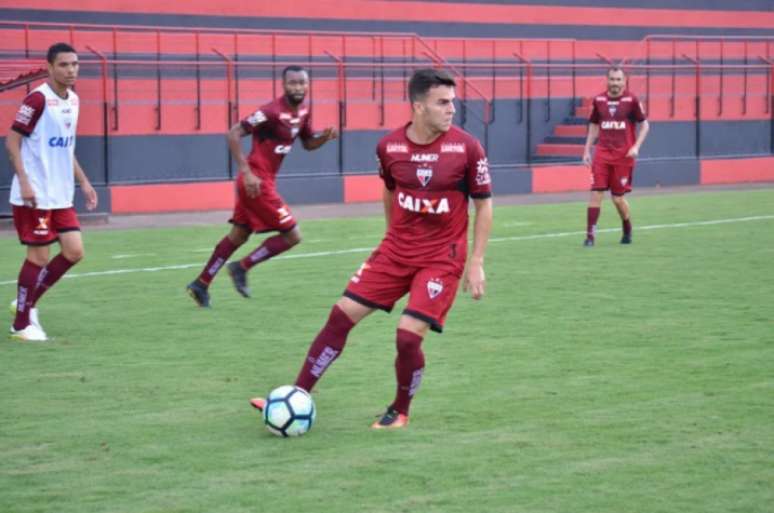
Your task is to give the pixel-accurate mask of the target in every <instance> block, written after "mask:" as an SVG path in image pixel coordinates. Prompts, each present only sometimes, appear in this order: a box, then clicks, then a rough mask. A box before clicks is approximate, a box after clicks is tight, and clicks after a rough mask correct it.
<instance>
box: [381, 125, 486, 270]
mask: <svg viewBox="0 0 774 513" xmlns="http://www.w3.org/2000/svg"><path fill="white" fill-rule="evenodd" d="M408 126H409V125H408V124H407V125H406V126H404V127H402V128H400V129H398V130H395V131H393V132H392V133H390V134H388V135H386V136H385V137H383V138H382V139H381V140H380V141H379V144H378V146H377V150H376V153H377V160H378V161H379V174H380V176H381V178H382V180H383V181H384V184H385V186H386V187H387V189H389V190H390V191H392V192H393V199H392V201H393V203H392V207H391V210H390V225H389V226H388V228H387V235H386V236H385V238H384V240H383V241H382V243H381V245H380V247H379V250H378V251H381V252H384V253H386V254H387V255H388V256H390V257H391V258H392V259H393V260H394V261H396V262H398V263H402V264H405V265H412V266H420V267H421V266H423V265H428V266H429V265H433V264H441V265H446V264H450V265H451V266H452V267H453V268H454V269H455V270H456V271H459V272H461V271H462V269H463V268H464V266H465V259H466V256H467V240H468V239H467V232H468V198H471V197H472V198H477V199H483V198H488V197H490V196H491V195H492V185H491V184H492V180H491V178H490V176H489V163H488V161H487V158H486V155H485V154H484V150H483V148H482V147H481V144H480V143H479V142H478V140H476V139H475V138H474V137H473V136H471V135H470V134H468V133H467V132H465V131H464V130H461V129H459V128H457V127H454V126H452V127H451V128H450V129H449V130H448V131H447V132H445V133H444V134H442V135H441V136H440V137H438V138H437V139H436V140H435V141H433V142H432V143H430V144H426V145H420V144H415V143H413V142H411V141H410V140H409V139H408V137H407V136H406V129H407V128H408Z"/></svg>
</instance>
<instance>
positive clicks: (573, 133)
mask: <svg viewBox="0 0 774 513" xmlns="http://www.w3.org/2000/svg"><path fill="white" fill-rule="evenodd" d="M586 130H587V128H586V126H585V125H556V126H555V127H554V135H556V136H558V137H586Z"/></svg>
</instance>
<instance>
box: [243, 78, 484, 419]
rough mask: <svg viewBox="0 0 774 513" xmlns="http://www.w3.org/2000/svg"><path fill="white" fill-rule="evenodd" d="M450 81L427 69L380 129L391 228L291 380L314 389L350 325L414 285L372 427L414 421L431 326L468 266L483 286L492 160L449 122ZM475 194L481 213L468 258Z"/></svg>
mask: <svg viewBox="0 0 774 513" xmlns="http://www.w3.org/2000/svg"><path fill="white" fill-rule="evenodd" d="M454 87H455V83H454V79H453V78H452V77H451V76H450V75H448V74H447V73H446V72H444V71H441V70H435V69H421V70H417V71H416V72H414V74H413V76H412V77H411V80H410V82H409V97H410V101H411V107H412V119H411V122H410V123H407V124H406V125H405V126H403V127H401V128H399V129H398V130H395V131H393V132H392V133H390V134H388V135H386V136H385V137H383V138H382V139H381V141H380V142H379V144H378V146H377V152H376V153H377V159H378V161H379V174H380V176H381V178H382V180H383V181H384V190H383V197H384V210H385V217H386V221H387V233H386V235H385V237H384V239H383V240H382V242H381V244H380V245H379V247H377V248H376V250H375V251H374V252H373V253H372V254H371V256H370V257H369V258H368V260H367V261H366V262H365V263H364V264H363V265H362V266H361V267H360V269H359V270H358V271H357V273H355V275H354V276H353V277H352V278H351V280H350V282H349V284H348V286H347V289H346V290H345V291H344V294H343V296H342V297H341V298H340V299H339V300H338V302H337V303H336V304H335V305H334V306H333V309H332V310H331V312H330V316H329V317H328V321H327V323H326V324H325V326H324V327H323V328H322V330H321V331H320V333H319V334H318V335H317V338H315V340H314V342H313V343H312V345H311V347H310V348H309V352H308V354H307V357H306V360H305V362H304V365H303V367H302V369H301V371H300V373H299V375H298V378H297V379H296V383H295V384H296V385H297V386H299V387H301V388H303V389H304V390H307V391H311V389H312V387H314V385H315V383H317V380H319V379H320V377H322V375H323V373H324V372H325V370H326V369H327V368H328V366H329V365H330V364H331V363H333V361H334V360H335V359H336V358H337V357H338V356H339V355H340V354H341V352H342V350H343V349H344V344H345V342H346V340H347V335H348V333H349V331H350V330H351V329H352V328H353V327H354V326H355V325H356V324H357V323H358V322H360V321H361V320H362V319H363V318H365V317H366V316H367V315H369V314H370V313H371V312H373V311H374V310H376V309H380V310H385V311H387V312H389V311H391V310H392V308H393V305H394V304H395V303H396V302H397V301H398V300H399V299H400V298H401V297H403V296H404V295H405V294H407V293H408V294H409V299H408V305H407V306H406V308H405V310H403V313H402V315H401V316H400V320H399V321H398V329H397V333H396V346H397V358H396V360H395V374H396V379H397V391H396V394H395V400H394V401H393V402H392V404H390V406H388V408H387V411H386V412H385V413H384V414H383V415H382V416H381V418H380V419H379V420H377V421H376V422H375V423H374V424H373V426H372V427H373V428H376V429H380V428H401V427H404V426H406V425H407V424H408V415H409V406H410V403H411V400H412V398H413V396H414V394H415V393H416V392H417V390H418V388H419V385H420V382H421V380H422V374H423V371H424V367H425V358H424V354H423V352H422V349H421V347H420V346H421V343H422V340H423V338H424V337H425V335H426V334H427V331H428V329H432V330H433V331H436V332H439V333H440V332H441V331H442V329H443V324H444V320H445V318H446V314H447V313H448V312H449V309H450V308H451V306H452V304H453V303H454V299H455V295H456V293H457V287H458V284H459V281H460V278H462V277H463V274H464V287H465V289H466V290H470V292H471V294H472V296H473V298H474V299H480V298H481V297H482V296H483V295H484V284H485V280H484V251H485V249H486V244H487V241H488V239H489V231H490V228H491V225H492V200H491V194H492V193H491V179H490V177H489V165H488V162H487V158H486V155H485V154H484V150H483V148H482V147H481V144H480V143H479V142H478V141H477V140H476V139H475V138H474V137H473V136H471V135H470V134H468V133H467V132H465V131H463V130H461V129H459V128H457V127H454V126H452V118H453V117H454V112H455V109H454V103H453V101H454V97H455V96H454ZM469 198H473V204H474V207H475V222H474V231H473V250H472V253H471V255H470V258H469V259H467V255H468V251H467V246H468V241H467V233H468V202H469ZM466 259H467V268H466ZM251 403H252V405H253V406H254V407H256V408H258V409H263V406H264V404H265V402H264V400H263V399H262V398H255V399H253V400H251Z"/></svg>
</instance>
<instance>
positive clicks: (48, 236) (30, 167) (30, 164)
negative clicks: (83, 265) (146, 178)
mask: <svg viewBox="0 0 774 513" xmlns="http://www.w3.org/2000/svg"><path fill="white" fill-rule="evenodd" d="M46 58H47V60H48V80H46V82H45V83H43V84H42V85H40V86H39V87H37V88H35V89H34V90H33V91H32V92H30V94H28V95H27V97H26V98H24V101H23V102H22V104H21V106H20V107H19V110H18V111H17V113H16V117H15V119H14V123H13V125H12V126H11V130H10V131H9V132H8V136H7V137H6V139H5V147H6V149H7V150H8V156H9V158H10V161H11V165H12V166H13V169H14V172H15V175H14V177H13V182H12V184H11V194H10V203H11V205H12V207H13V221H14V225H15V226H16V231H17V233H18V235H19V241H20V242H21V243H22V244H24V245H25V246H27V251H26V258H25V260H24V263H23V264H22V267H21V270H20V271H19V279H18V282H17V294H16V300H15V301H14V302H13V303H12V306H13V307H14V308H15V311H16V316H15V318H14V322H13V325H12V326H11V330H10V332H11V337H12V338H15V339H18V340H22V341H39V342H43V341H46V340H48V337H47V335H46V332H45V331H43V328H42V327H41V325H40V320H39V318H38V309H37V307H36V306H35V305H36V304H37V302H38V301H39V300H40V298H41V297H42V296H43V294H45V293H46V291H47V290H48V289H50V288H51V287H53V286H54V284H55V283H57V282H58V281H59V279H60V278H61V277H62V276H63V275H64V274H65V273H66V272H67V271H68V270H70V268H71V267H72V266H74V265H75V264H77V263H78V262H79V261H80V260H81V259H82V258H83V239H82V238H81V232H80V224H79V222H78V215H77V214H76V212H75V208H74V207H73V195H74V193H75V179H77V180H78V183H79V184H80V186H81V191H82V192H83V195H84V197H85V199H86V208H87V209H88V210H93V209H94V208H96V206H97V193H96V191H95V190H94V187H92V186H91V182H89V179H88V178H87V177H86V173H84V171H83V169H82V168H81V165H80V164H79V163H78V159H77V158H76V157H75V141H76V132H77V127H78V113H79V109H80V101H79V98H78V95H77V94H75V91H73V89H72V87H73V85H74V84H75V80H76V79H77V78H78V69H79V64H78V54H77V53H76V52H75V49H74V48H73V47H72V46H70V45H68V44H66V43H57V44H55V45H52V46H51V47H50V48H49V49H48V53H47V55H46ZM57 241H58V242H59V246H60V252H59V254H57V255H56V256H55V257H54V258H52V259H51V260H49V256H50V252H49V248H50V246H51V244H53V243H54V242H57Z"/></svg>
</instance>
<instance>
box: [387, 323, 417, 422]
mask: <svg viewBox="0 0 774 513" xmlns="http://www.w3.org/2000/svg"><path fill="white" fill-rule="evenodd" d="M396 345H397V347H398V356H397V357H396V358H395V377H396V378H397V381H398V390H397V392H396V393H395V401H394V402H393V403H392V408H394V409H395V410H397V411H398V412H399V413H403V414H404V415H408V412H409V406H410V405H411V399H412V398H413V397H414V394H416V392H417V390H418V389H419V385H420V384H421V382H422V373H423V372H424V370H425V354H424V353H423V352H422V349H421V345H422V337H420V336H419V335H417V334H416V333H412V332H410V331H407V330H402V329H398V333H397V344H396Z"/></svg>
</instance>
